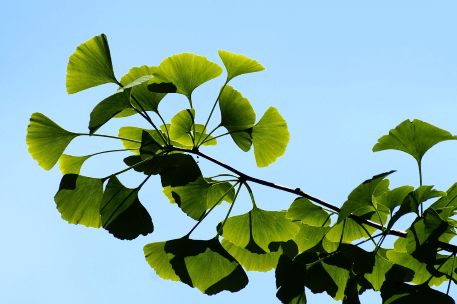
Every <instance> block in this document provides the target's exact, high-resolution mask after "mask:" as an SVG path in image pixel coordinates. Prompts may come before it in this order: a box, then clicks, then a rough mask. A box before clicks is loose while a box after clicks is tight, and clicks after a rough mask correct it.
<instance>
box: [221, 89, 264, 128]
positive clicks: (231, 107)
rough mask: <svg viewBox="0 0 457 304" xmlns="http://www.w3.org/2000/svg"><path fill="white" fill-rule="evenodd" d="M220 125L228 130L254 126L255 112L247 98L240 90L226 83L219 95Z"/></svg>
mask: <svg viewBox="0 0 457 304" xmlns="http://www.w3.org/2000/svg"><path fill="white" fill-rule="evenodd" d="M219 107H220V110H221V126H223V127H225V128H227V130H228V131H229V132H233V131H241V130H246V129H249V128H252V127H254V124H255V116H256V115H255V112H254V109H253V108H252V106H251V104H250V103H249V100H248V99H247V98H244V97H243V96H242V95H241V93H240V92H238V91H236V90H234V89H233V88H232V87H231V86H229V85H227V86H226V87H225V88H224V90H223V91H222V93H221V96H220V97H219Z"/></svg>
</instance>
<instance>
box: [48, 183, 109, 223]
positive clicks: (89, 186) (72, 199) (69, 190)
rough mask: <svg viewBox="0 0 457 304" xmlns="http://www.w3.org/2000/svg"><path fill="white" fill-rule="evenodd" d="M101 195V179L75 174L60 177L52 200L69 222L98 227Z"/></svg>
mask: <svg viewBox="0 0 457 304" xmlns="http://www.w3.org/2000/svg"><path fill="white" fill-rule="evenodd" d="M102 197H103V181H102V180H101V179H99V178H91V177H87V176H82V175H77V174H66V175H64V176H63V177H62V181H61V182H60V187H59V191H58V192H57V194H56V196H55V197H54V200H55V202H56V204H57V209H58V210H59V212H60V213H61V214H62V218H63V219H64V220H66V221H67V222H68V223H70V224H80V225H84V226H86V227H94V228H100V226H101V224H102V221H101V216H100V202H101V200H102Z"/></svg>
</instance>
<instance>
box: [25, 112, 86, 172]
mask: <svg viewBox="0 0 457 304" xmlns="http://www.w3.org/2000/svg"><path fill="white" fill-rule="evenodd" d="M76 136H79V134H76V133H73V132H69V131H67V130H65V129H63V128H62V127H60V126H59V125H57V124H56V123H55V122H53V121H52V120H50V119H49V118H47V117H46V116H44V115H43V114H41V113H33V114H32V117H31V118H30V124H29V125H28V127H27V137H26V142H27V145H28V147H29V149H28V151H29V153H30V154H31V155H32V157H33V159H34V160H36V161H38V165H39V166H40V167H42V168H43V169H45V170H50V169H51V168H52V167H54V165H55V164H56V163H57V161H58V160H59V158H60V156H61V155H62V153H63V152H64V151H65V148H66V147H67V146H68V144H69V143H70V142H71V141H72V140H73V138H75V137H76Z"/></svg>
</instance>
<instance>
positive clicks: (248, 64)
mask: <svg viewBox="0 0 457 304" xmlns="http://www.w3.org/2000/svg"><path fill="white" fill-rule="evenodd" d="M218 53H219V57H221V59H222V62H223V63H224V66H225V69H226V70H227V82H229V81H230V80H231V79H232V78H234V77H236V76H239V75H242V74H248V73H254V72H260V71H263V70H265V68H264V67H263V66H262V65H261V64H260V63H258V62H257V61H255V60H253V59H249V58H248V57H246V56H243V55H237V54H233V53H230V52H227V51H218Z"/></svg>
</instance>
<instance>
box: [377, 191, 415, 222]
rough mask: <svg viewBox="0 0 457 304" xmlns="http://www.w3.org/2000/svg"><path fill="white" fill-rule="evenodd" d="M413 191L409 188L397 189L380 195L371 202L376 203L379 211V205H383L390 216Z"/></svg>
mask: <svg viewBox="0 0 457 304" xmlns="http://www.w3.org/2000/svg"><path fill="white" fill-rule="evenodd" d="M413 190H414V187H411V186H403V187H398V188H395V189H393V190H389V191H386V192H384V193H382V194H381V195H379V196H377V197H375V198H373V200H374V201H375V202H376V204H377V206H378V208H379V209H380V207H381V205H383V206H385V207H386V208H387V209H389V211H390V214H391V215H392V213H393V210H394V209H395V207H397V206H400V205H401V204H402V202H403V201H404V199H405V198H406V196H407V195H408V194H409V193H410V192H412V191H413Z"/></svg>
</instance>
